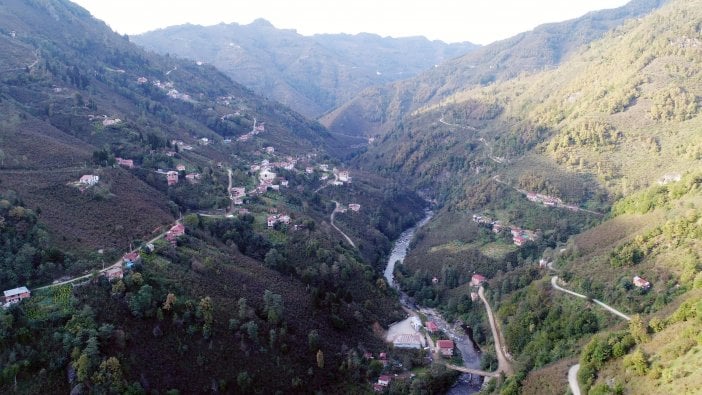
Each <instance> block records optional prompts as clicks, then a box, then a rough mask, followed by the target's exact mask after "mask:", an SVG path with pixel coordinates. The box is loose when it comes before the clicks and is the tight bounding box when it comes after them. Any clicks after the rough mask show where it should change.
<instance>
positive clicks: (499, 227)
mask: <svg viewBox="0 0 702 395" xmlns="http://www.w3.org/2000/svg"><path fill="white" fill-rule="evenodd" d="M503 229H504V226H503V225H502V223H500V221H495V222H493V223H492V233H500V232H502V230H503Z"/></svg>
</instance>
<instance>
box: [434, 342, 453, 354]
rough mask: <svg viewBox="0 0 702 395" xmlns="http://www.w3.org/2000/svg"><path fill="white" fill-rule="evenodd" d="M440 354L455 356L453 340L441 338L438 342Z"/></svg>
mask: <svg viewBox="0 0 702 395" xmlns="http://www.w3.org/2000/svg"><path fill="white" fill-rule="evenodd" d="M436 348H437V349H438V351H439V354H441V355H443V356H445V357H450V356H453V340H439V341H437V342H436Z"/></svg>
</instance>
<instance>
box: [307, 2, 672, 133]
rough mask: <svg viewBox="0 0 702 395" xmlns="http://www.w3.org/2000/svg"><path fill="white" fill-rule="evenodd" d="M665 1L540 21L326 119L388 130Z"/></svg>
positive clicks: (549, 63)
mask: <svg viewBox="0 0 702 395" xmlns="http://www.w3.org/2000/svg"><path fill="white" fill-rule="evenodd" d="M664 3H665V0H633V1H631V2H630V3H628V4H627V5H625V6H623V7H620V8H617V9H612V10H602V11H596V12H591V13H588V14H586V15H584V16H582V17H580V18H577V19H573V20H570V21H565V22H560V23H553V24H547V25H543V26H539V27H537V28H536V29H534V30H532V31H529V32H525V33H521V34H519V35H517V36H514V37H512V38H509V39H506V40H503V41H498V42H496V43H493V44H490V45H486V46H484V47H482V48H479V49H477V50H475V51H473V52H471V53H468V54H466V55H464V56H462V57H459V58H456V59H452V60H450V61H448V62H445V63H442V64H441V65H439V67H437V68H435V69H432V70H429V71H426V72H424V73H422V74H420V75H418V76H417V77H414V78H411V79H408V80H404V81H399V82H396V83H393V84H389V85H385V86H380V87H373V88H369V89H367V90H366V91H364V92H361V93H360V94H359V95H358V96H357V97H355V98H353V99H352V100H350V101H348V102H347V103H344V104H343V105H341V106H339V108H337V109H335V110H334V111H332V112H330V113H329V114H327V115H325V116H324V117H323V118H322V119H321V122H322V123H323V124H324V125H325V126H327V127H328V128H329V129H330V130H332V131H336V132H344V133H348V134H360V135H366V136H368V135H376V134H382V133H385V132H387V131H388V130H391V129H392V128H394V127H397V126H398V125H400V124H402V122H403V118H404V117H405V116H406V115H407V114H409V113H411V112H412V111H414V110H416V109H418V108H421V107H423V106H426V105H429V104H431V103H437V102H439V101H440V100H442V99H444V98H446V97H448V96H450V95H452V94H454V93H456V92H458V91H461V90H464V89H466V88H468V87H471V86H484V85H489V84H491V83H493V82H495V81H504V80H508V79H511V78H514V77H516V76H519V75H520V74H523V73H534V72H538V71H540V70H543V69H548V68H551V67H553V66H556V65H558V64H560V63H561V62H563V61H564V60H566V59H568V58H570V56H571V55H573V54H575V53H577V52H578V51H579V50H580V48H581V47H582V46H583V45H586V44H587V43H589V42H591V41H593V40H596V39H598V38H601V37H602V36H603V35H604V34H605V33H606V32H608V31H609V30H611V29H613V28H615V27H616V26H619V25H621V24H622V23H624V21H626V20H628V19H631V18H636V17H639V16H642V15H645V14H647V13H649V12H650V11H651V10H653V9H655V8H657V7H659V6H660V5H661V4H664Z"/></svg>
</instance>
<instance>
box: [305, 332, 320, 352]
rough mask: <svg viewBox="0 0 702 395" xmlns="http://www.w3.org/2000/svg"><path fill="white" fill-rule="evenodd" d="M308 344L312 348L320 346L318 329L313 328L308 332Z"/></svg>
mask: <svg viewBox="0 0 702 395" xmlns="http://www.w3.org/2000/svg"><path fill="white" fill-rule="evenodd" d="M307 345H308V346H309V347H310V350H315V349H318V348H319V332H318V331H317V330H316V329H312V330H311V331H310V333H308V334H307Z"/></svg>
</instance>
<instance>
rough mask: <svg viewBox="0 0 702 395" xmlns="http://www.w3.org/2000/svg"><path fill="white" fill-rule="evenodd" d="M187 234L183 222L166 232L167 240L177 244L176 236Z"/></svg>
mask: <svg viewBox="0 0 702 395" xmlns="http://www.w3.org/2000/svg"><path fill="white" fill-rule="evenodd" d="M184 234H185V225H183V224H180V223H178V224H175V225H173V227H172V228H171V229H169V230H168V232H167V233H166V240H168V241H169V242H171V244H173V245H175V244H176V238H178V237H179V236H182V235H184Z"/></svg>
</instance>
